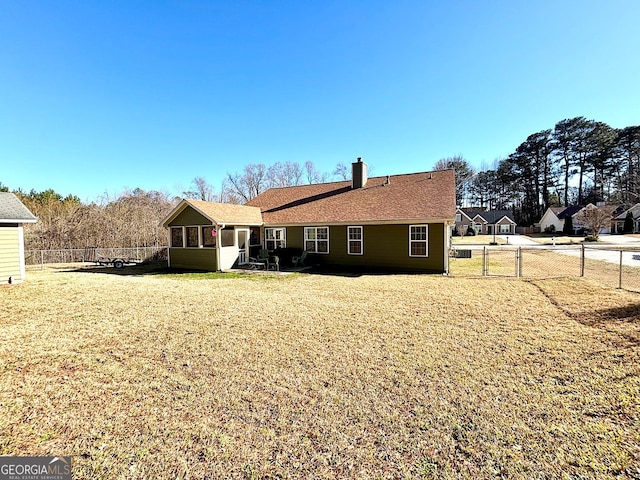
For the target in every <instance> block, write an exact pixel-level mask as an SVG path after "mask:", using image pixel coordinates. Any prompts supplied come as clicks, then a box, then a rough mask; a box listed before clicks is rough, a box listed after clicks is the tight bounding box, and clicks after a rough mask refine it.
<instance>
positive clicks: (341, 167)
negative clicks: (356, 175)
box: [333, 162, 351, 180]
mask: <svg viewBox="0 0 640 480" xmlns="http://www.w3.org/2000/svg"><path fill="white" fill-rule="evenodd" d="M333 175H335V176H336V177H338V178H339V179H340V180H349V179H350V178H351V171H350V170H349V167H347V166H346V165H345V164H344V162H340V163H338V164H337V165H336V168H335V169H334V170H333Z"/></svg>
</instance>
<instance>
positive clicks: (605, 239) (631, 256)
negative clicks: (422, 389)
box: [500, 235, 640, 267]
mask: <svg viewBox="0 0 640 480" xmlns="http://www.w3.org/2000/svg"><path fill="white" fill-rule="evenodd" d="M500 238H502V239H505V240H506V238H507V237H506V236H504V235H501V236H500ZM508 239H509V244H510V245H517V246H538V247H540V248H548V249H549V250H554V251H556V252H557V253H562V254H563V255H570V256H572V257H579V256H580V255H581V249H580V248H579V245H575V246H571V247H568V246H566V245H557V246H555V247H554V246H551V245H541V244H539V243H537V242H534V241H533V240H531V239H530V238H529V237H527V236H526V235H509V236H508ZM603 244H604V245H603ZM584 246H585V252H584V256H585V258H586V259H587V260H600V261H603V262H608V263H615V264H616V265H619V264H620V251H619V250H613V248H615V247H624V248H633V247H637V251H625V252H622V264H623V265H627V266H630V267H640V238H639V237H637V236H633V235H600V241H599V242H598V243H588V242H587V243H585V244H584ZM590 247H591V248H590ZM596 247H597V248H596ZM607 247H610V248H611V249H612V250H605V249H606V248H607ZM635 257H637V258H635Z"/></svg>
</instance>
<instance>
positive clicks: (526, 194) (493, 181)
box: [434, 117, 640, 225]
mask: <svg viewBox="0 0 640 480" xmlns="http://www.w3.org/2000/svg"><path fill="white" fill-rule="evenodd" d="M434 168H435V169H443V168H455V169H456V201H457V203H458V206H462V207H479V208H486V209H500V210H512V211H513V213H514V217H515V219H516V221H517V222H518V224H519V225H531V224H533V223H535V222H537V221H539V219H540V217H541V216H542V215H543V213H544V212H545V211H546V209H547V208H548V207H553V206H570V205H586V204H589V203H593V204H597V203H598V202H606V203H619V204H629V205H632V204H635V203H637V202H638V201H640V200H639V199H640V126H630V127H624V128H619V129H616V128H612V127H610V126H609V125H607V124H606V123H604V122H599V121H595V120H588V119H586V118H585V117H575V118H569V119H565V120H561V121H559V122H558V123H556V125H555V126H554V128H550V129H546V130H541V131H539V132H536V133H533V134H531V135H529V136H528V137H527V139H526V140H525V141H524V142H522V143H521V144H520V145H519V146H518V147H517V148H516V149H515V151H514V152H513V153H511V154H509V155H508V156H507V157H506V158H503V159H499V160H496V161H495V162H494V165H493V168H485V169H480V170H475V169H474V168H473V167H471V166H470V164H469V162H467V161H466V160H465V159H464V157H462V156H461V155H458V156H455V157H450V158H444V159H441V160H439V161H438V162H437V163H436V165H435V167H434Z"/></svg>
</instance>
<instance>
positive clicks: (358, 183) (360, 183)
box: [351, 157, 367, 189]
mask: <svg viewBox="0 0 640 480" xmlns="http://www.w3.org/2000/svg"><path fill="white" fill-rule="evenodd" d="M366 184H367V164H366V163H364V162H363V161H362V157H358V160H357V161H356V162H353V163H352V164H351V188H354V189H355V188H362V187H364V186H365V185H366Z"/></svg>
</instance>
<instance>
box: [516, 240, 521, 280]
mask: <svg viewBox="0 0 640 480" xmlns="http://www.w3.org/2000/svg"><path fill="white" fill-rule="evenodd" d="M517 260H518V263H517V265H516V268H517V273H516V277H518V278H520V277H522V247H518V253H517Z"/></svg>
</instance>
